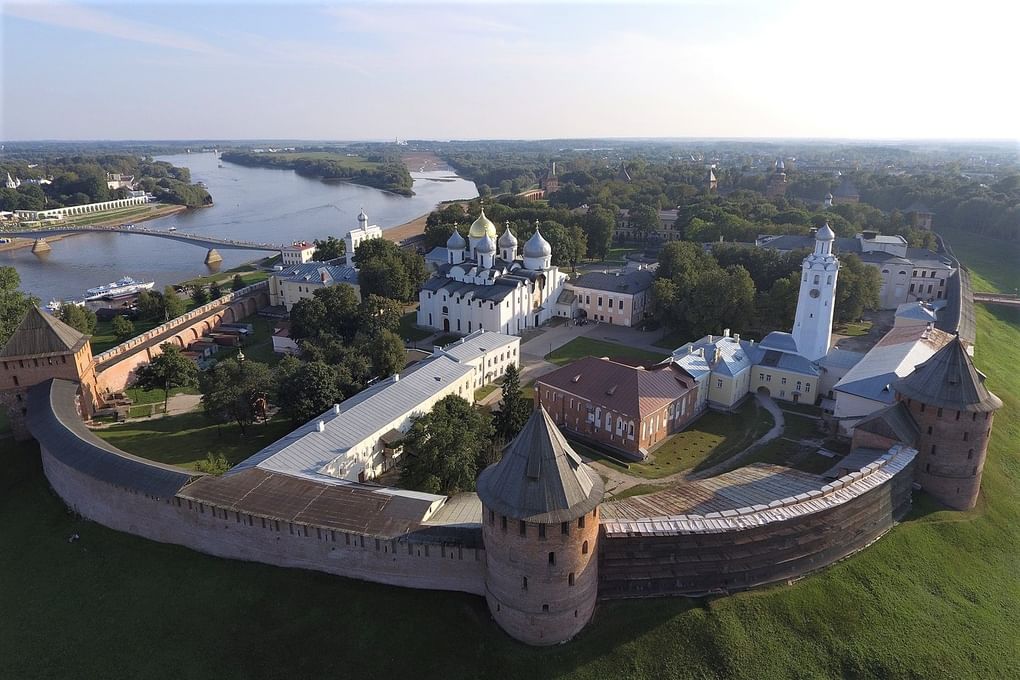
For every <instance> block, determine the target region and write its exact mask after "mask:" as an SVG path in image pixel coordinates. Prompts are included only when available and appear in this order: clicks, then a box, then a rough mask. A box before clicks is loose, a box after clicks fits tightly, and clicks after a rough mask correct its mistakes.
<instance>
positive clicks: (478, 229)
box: [468, 210, 496, 243]
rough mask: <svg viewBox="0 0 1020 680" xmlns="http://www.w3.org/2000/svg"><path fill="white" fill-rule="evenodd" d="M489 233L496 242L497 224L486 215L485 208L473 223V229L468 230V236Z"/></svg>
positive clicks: (481, 235)
mask: <svg viewBox="0 0 1020 680" xmlns="http://www.w3.org/2000/svg"><path fill="white" fill-rule="evenodd" d="M486 235H488V236H489V237H490V238H491V239H492V241H493V243H495V242H496V225H495V224H493V223H492V220H490V219H489V218H488V217H486V216H485V210H482V213H481V214H480V215H479V216H478V219H477V220H475V221H474V222H473V223H472V224H471V230H470V231H469V232H468V238H482V237H483V236H486Z"/></svg>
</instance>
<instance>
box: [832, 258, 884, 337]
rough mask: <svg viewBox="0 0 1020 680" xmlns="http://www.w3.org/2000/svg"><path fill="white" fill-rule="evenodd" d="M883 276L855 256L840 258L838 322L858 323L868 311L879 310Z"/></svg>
mask: <svg viewBox="0 0 1020 680" xmlns="http://www.w3.org/2000/svg"><path fill="white" fill-rule="evenodd" d="M881 289H882V275H881V274H879V273H878V270H877V269H876V268H874V267H872V266H869V265H866V264H864V262H862V261H861V258H859V257H857V256H856V255H854V254H850V255H846V256H843V257H840V259H839V276H838V278H837V279H836V308H835V310H834V312H835V313H834V315H833V316H834V318H835V320H836V321H843V322H845V321H856V320H857V319H860V318H861V316H862V315H863V314H864V310H866V309H878V308H879V306H880V305H881V299H880V298H879V292H880V291H881Z"/></svg>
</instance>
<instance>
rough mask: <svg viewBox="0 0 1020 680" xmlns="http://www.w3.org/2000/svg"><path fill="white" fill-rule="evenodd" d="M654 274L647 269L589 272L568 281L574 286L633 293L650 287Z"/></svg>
mask: <svg viewBox="0 0 1020 680" xmlns="http://www.w3.org/2000/svg"><path fill="white" fill-rule="evenodd" d="M654 280H655V275H654V274H652V272H650V271H648V270H647V269H636V270H632V271H629V272H589V273H587V274H584V275H582V276H579V277H578V278H576V279H574V280H573V281H571V282H570V285H571V286H574V287H575V288H591V289H592V290H604V291H608V292H610V293H626V294H628V295H633V294H635V293H640V292H641V291H644V290H648V289H649V288H651V287H652V281H654Z"/></svg>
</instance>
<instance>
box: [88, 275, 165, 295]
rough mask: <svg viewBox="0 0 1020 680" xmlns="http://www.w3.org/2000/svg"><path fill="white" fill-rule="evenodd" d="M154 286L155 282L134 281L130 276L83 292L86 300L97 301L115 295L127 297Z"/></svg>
mask: <svg viewBox="0 0 1020 680" xmlns="http://www.w3.org/2000/svg"><path fill="white" fill-rule="evenodd" d="M154 285H156V282H155V281H146V282H142V281H135V280H134V279H133V278H131V277H130V276H125V277H124V278H122V279H120V280H119V281H114V282H112V283H108V284H106V285H105V286H96V287H95V288H89V289H88V290H86V291H85V299H86V300H98V299H99V298H102V297H106V296H108V295H109V296H116V295H129V294H131V293H139V292H141V291H143V290H149V289H150V288H152V287H153V286H154Z"/></svg>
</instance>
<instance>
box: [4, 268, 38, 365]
mask: <svg viewBox="0 0 1020 680" xmlns="http://www.w3.org/2000/svg"><path fill="white" fill-rule="evenodd" d="M20 285H21V277H20V276H18V271H17V270H16V269H15V268H14V267H0V347H3V346H4V345H5V344H7V341H8V340H9V339H10V337H11V334H12V333H14V329H15V328H16V327H17V326H18V324H19V323H21V320H22V318H24V316H25V314H27V313H28V308H29V307H34V306H38V305H39V299H38V298H35V297H32V296H31V295H28V294H27V293H23V292H21V291H20V290H18V286H20Z"/></svg>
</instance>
